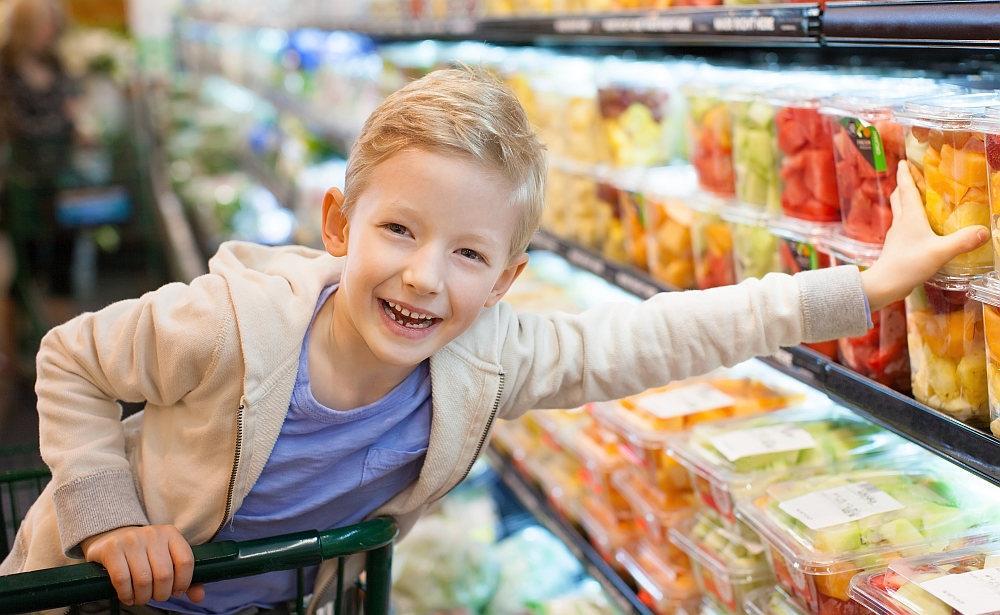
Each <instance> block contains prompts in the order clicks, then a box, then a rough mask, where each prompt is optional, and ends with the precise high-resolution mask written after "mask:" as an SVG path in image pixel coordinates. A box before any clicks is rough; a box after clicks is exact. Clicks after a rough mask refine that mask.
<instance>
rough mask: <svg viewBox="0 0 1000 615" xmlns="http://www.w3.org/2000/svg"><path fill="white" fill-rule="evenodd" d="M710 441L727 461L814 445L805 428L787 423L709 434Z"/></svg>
mask: <svg viewBox="0 0 1000 615" xmlns="http://www.w3.org/2000/svg"><path fill="white" fill-rule="evenodd" d="M709 442H711V443H712V446H714V447H715V448H716V450H718V451H719V452H720V453H722V454H723V455H725V457H726V459H728V460H729V461H737V460H739V459H743V458H744V457H752V456H754V455H766V454H768V453H785V452H788V451H799V450H802V449H807V448H816V440H814V439H813V437H812V436H811V435H809V432H808V431H806V430H804V429H800V428H798V427H791V426H788V425H774V426H771V427H757V428H755V429H740V430H737V431H731V432H729V433H724V434H720V435H718V436H714V437H712V438H709Z"/></svg>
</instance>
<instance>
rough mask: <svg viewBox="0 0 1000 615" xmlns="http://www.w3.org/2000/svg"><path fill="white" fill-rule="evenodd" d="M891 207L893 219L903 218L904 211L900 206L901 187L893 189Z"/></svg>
mask: <svg viewBox="0 0 1000 615" xmlns="http://www.w3.org/2000/svg"><path fill="white" fill-rule="evenodd" d="M889 209H891V210H892V219H893V220H899V219H901V216H902V213H900V206H899V188H896V189H895V190H893V191H892V194H890V195H889Z"/></svg>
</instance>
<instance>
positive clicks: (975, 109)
mask: <svg viewBox="0 0 1000 615" xmlns="http://www.w3.org/2000/svg"><path fill="white" fill-rule="evenodd" d="M991 103H992V104H997V103H1000V97H998V94H997V93H993V92H988V93H979V94H961V95H953V96H945V97H941V98H932V99H929V100H926V101H920V102H917V101H911V102H909V103H906V104H905V105H903V108H902V110H901V111H899V112H898V113H897V117H898V118H899V120H900V122H901V123H903V124H905V125H906V126H907V131H906V159H907V161H908V162H909V164H910V172H911V173H912V174H913V176H914V179H915V180H916V184H917V188H918V189H919V190H920V194H921V196H922V198H923V201H924V209H925V210H926V211H927V220H928V222H930V225H931V228H933V229H934V232H935V233H937V234H938V235H947V234H949V233H952V232H954V231H956V230H958V229H960V228H964V227H966V226H972V225H976V224H981V225H983V226H985V227H987V228H989V227H990V204H989V198H988V196H987V190H988V188H987V184H988V173H987V169H986V144H985V140H984V137H983V133H982V132H981V131H980V130H978V129H977V128H976V126H975V125H976V123H977V122H980V121H982V118H983V117H984V116H985V114H986V110H987V107H988V105H990V104H991ZM992 266H993V249H992V248H991V247H990V246H988V245H984V246H981V247H979V248H977V249H975V250H973V251H972V252H967V253H965V254H962V255H959V256H958V257H956V258H954V259H953V260H952V261H951V262H950V263H948V264H947V265H946V266H945V268H944V269H943V271H945V272H947V273H951V274H975V273H984V272H985V271H989V270H990V268H992Z"/></svg>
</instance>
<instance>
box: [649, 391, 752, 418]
mask: <svg viewBox="0 0 1000 615" xmlns="http://www.w3.org/2000/svg"><path fill="white" fill-rule="evenodd" d="M735 402H736V400H735V399H733V398H732V397H730V396H728V395H726V394H725V393H723V392H722V391H720V390H719V389H717V388H715V387H714V386H712V385H710V384H707V383H697V384H689V385H687V386H683V387H680V388H676V389H671V390H669V391H664V392H663V393H654V394H652V395H646V396H644V397H640V398H639V399H638V400H637V401H636V404H637V405H638V406H639V408H641V409H642V410H644V411H646V412H648V413H649V414H652V415H653V416H655V417H656V418H659V419H672V418H676V417H678V416H686V415H688V414H696V413H698V412H705V411H706V410H714V409H716V408H728V407H729V406H732V405H733V404H734V403H735Z"/></svg>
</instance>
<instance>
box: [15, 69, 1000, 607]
mask: <svg viewBox="0 0 1000 615" xmlns="http://www.w3.org/2000/svg"><path fill="white" fill-rule="evenodd" d="M543 173H544V158H543V153H542V148H541V147H540V145H539V144H538V142H537V141H536V140H535V137H534V135H533V134H532V132H531V129H530V127H529V125H528V122H527V120H526V118H525V116H524V113H523V110H522V109H521V107H520V105H519V104H518V102H517V100H516V99H514V98H513V96H512V95H511V94H510V93H509V92H508V91H507V90H506V89H505V88H503V86H501V85H499V84H497V83H496V82H495V81H493V80H491V79H490V78H488V77H486V76H483V75H480V74H478V73H475V72H471V71H465V70H447V71H438V72H435V73H432V74H431V75H429V76H427V77H425V78H423V79H421V80H419V81H416V82H414V83H412V84H410V85H409V86H407V87H405V88H404V89H402V90H400V91H399V92H397V93H395V94H393V95H392V96H390V97H389V98H388V99H387V100H386V101H385V102H384V103H383V104H382V105H381V106H380V107H379V108H378V109H377V110H376V111H375V112H374V113H373V115H372V116H371V117H370V118H369V119H368V121H367V122H366V123H365V126H364V128H363V130H362V133H361V136H360V137H359V139H358V141H357V143H356V144H355V146H354V149H353V151H352V153H351V160H350V164H349V167H348V173H347V182H346V188H345V194H344V195H341V193H340V192H339V191H338V190H336V189H331V190H330V191H328V192H327V194H326V197H325V199H324V203H323V243H324V246H325V248H326V252H322V251H316V250H309V249H305V248H301V247H284V248H265V247H261V246H255V245H249V244H242V243H228V244H226V245H224V246H223V247H222V248H221V249H220V251H219V253H218V254H217V255H216V256H215V257H214V258H213V259H212V262H211V264H210V269H211V273H209V274H208V275H206V276H203V277H201V278H198V279H197V280H195V281H193V282H192V283H191V284H190V285H189V286H186V285H183V284H170V285H167V286H165V287H163V288H161V289H160V290H158V291H156V292H153V293H149V294H147V295H145V296H143V297H142V298H140V299H137V300H132V301H125V302H121V303H118V304H114V305H111V306H109V307H107V308H105V309H104V310H102V311H100V312H98V313H96V314H84V315H81V316H79V317H78V318H76V319H74V320H72V321H70V322H69V323H67V324H65V325H63V326H61V327H58V328H56V329H54V330H53V331H52V332H50V333H49V335H48V336H47V337H46V339H45V341H44V342H43V344H42V347H41V349H40V351H39V354H38V383H37V392H38V399H39V401H38V410H39V413H40V417H41V429H40V431H41V449H42V453H43V455H44V457H45V460H46V462H47V463H48V464H49V465H50V466H51V468H52V471H53V480H52V482H51V483H50V484H49V486H48V487H47V488H46V489H45V492H44V493H43V494H42V496H41V497H40V498H39V499H38V501H37V502H36V503H35V505H34V506H33V507H32V509H31V511H30V512H29V514H28V515H27V518H26V520H25V522H24V525H23V526H22V527H21V530H20V532H19V534H18V537H17V540H16V541H15V545H14V548H13V551H12V553H11V555H10V556H9V557H8V558H7V559H6V561H4V563H3V565H2V567H0V574H10V573H13V572H18V571H23V570H32V569H37V568H43V567H47V566H55V565H60V564H64V563H69V561H70V560H69V558H73V557H76V558H79V557H81V556H82V557H85V558H86V559H88V560H90V561H96V562H100V563H101V564H103V565H104V566H105V567H106V568H107V569H108V571H109V573H110V574H111V577H112V579H113V581H114V584H115V588H116V590H117V591H118V594H119V596H120V598H121V599H122V601H123V602H124V603H125V604H127V605H142V604H145V603H147V602H148V601H150V600H151V599H152V600H155V601H156V602H155V603H154V604H156V605H157V606H158V607H160V608H163V609H169V610H175V611H180V612H184V613H202V612H215V613H236V612H244V611H242V610H243V609H247V608H254V607H256V608H259V609H268V608H272V607H275V605H278V604H279V603H281V602H282V601H285V600H287V599H289V598H290V597H292V596H293V595H294V590H295V581H294V576H293V575H292V574H290V573H289V574H285V573H272V574H269V575H265V576H263V577H253V578H251V579H249V580H234V581H229V582H223V583H218V584H213V585H212V586H210V587H209V588H207V591H206V588H203V587H196V586H195V587H189V584H190V580H191V551H190V547H189V546H188V544H200V543H204V542H208V541H211V540H222V539H251V538H257V537H261V536H267V535H274V534H280V533H285V532H292V531H298V530H304V529H320V530H324V529H328V528H330V527H336V526H341V525H345V524H349V523H354V522H357V521H360V520H362V519H364V518H368V517H372V516H377V515H391V516H393V517H395V518H396V520H397V521H398V523H399V525H400V527H401V530H402V531H403V532H404V533H405V531H406V530H408V529H409V527H411V526H412V524H413V522H414V521H415V520H416V518H417V517H419V516H420V514H421V512H423V511H424V510H425V509H426V508H427V507H428V506H429V505H430V504H431V503H433V502H434V501H435V500H437V499H438V498H440V497H442V496H443V495H445V494H446V493H447V492H448V491H449V490H450V489H451V488H452V487H454V486H455V485H456V484H457V483H459V482H460V481H461V480H462V479H463V478H464V477H465V475H466V474H467V473H468V471H469V468H470V467H471V465H472V463H473V461H474V460H475V459H476V457H477V456H478V455H479V453H480V452H481V451H482V449H483V447H484V446H485V445H486V442H487V440H488V438H489V433H490V428H491V426H492V425H493V423H494V421H495V419H497V418H505V419H508V418H513V417H516V416H518V415H519V414H521V413H523V412H524V411H525V410H527V409H529V408H552V407H573V406H577V405H579V404H581V403H584V402H587V401H592V400H601V399H610V398H617V397H622V396H625V395H629V394H633V393H637V392H639V391H641V390H643V389H646V388H648V387H651V386H654V385H660V384H663V383H665V382H667V381H670V380H675V379H679V378H685V377H688V376H691V375H695V374H699V373H703V372H706V371H709V370H711V369H713V368H715V367H717V366H720V365H732V364H735V363H738V362H740V361H742V360H744V359H747V358H750V357H752V356H756V355H766V354H770V353H773V352H775V351H777V350H778V348H779V347H781V346H788V345H793V344H797V343H799V342H802V341H816V340H824V339H831V338H835V337H840V336H844V335H858V334H861V333H863V332H864V331H865V330H866V329H867V328H868V326H869V322H870V319H869V308H870V309H871V310H877V309H879V308H881V307H882V306H884V305H886V304H888V303H890V302H892V301H895V300H898V299H900V298H902V297H904V296H905V295H906V294H907V293H908V292H909V291H910V290H911V289H912V288H913V287H914V286H916V285H917V284H919V283H921V282H922V281H924V280H925V279H926V278H928V277H930V276H931V275H932V274H933V273H934V272H935V271H937V269H938V268H939V267H940V266H941V265H943V264H944V263H945V262H947V261H948V260H949V259H950V258H952V257H953V256H954V255H956V254H959V253H961V252H964V251H967V250H970V249H973V248H976V247H977V246H979V245H981V244H982V243H983V242H984V241H986V239H987V238H988V232H987V231H986V229H984V228H982V227H976V228H970V229H964V230H962V231H959V232H957V233H955V234H953V235H951V236H948V237H938V236H936V235H935V234H934V233H933V231H932V230H931V229H930V227H929V226H928V224H927V221H926V218H925V217H924V214H923V213H922V211H923V209H922V206H921V203H920V198H919V195H918V193H917V191H916V188H915V186H914V185H913V182H912V180H911V178H910V176H909V174H908V172H907V171H906V170H905V166H901V167H900V170H899V180H900V181H899V183H900V189H899V191H898V192H897V194H894V195H893V206H894V213H895V214H896V216H895V222H894V225H893V227H892V229H891V230H890V232H889V236H888V238H887V239H886V244H885V250H884V252H883V256H882V258H881V259H880V260H879V261H878V262H877V263H876V264H875V265H873V266H872V267H871V268H870V269H868V270H866V271H865V272H863V273H859V272H858V270H857V269H856V268H853V267H838V268H833V269H827V270H821V271H816V272H809V273H804V274H800V275H797V276H795V277H791V276H785V275H771V276H768V277H766V278H765V279H764V280H750V281H747V282H744V283H743V284H740V285H739V286H734V287H727V288H720V289H715V290H710V291H704V292H690V293H675V294H664V295H660V296H657V297H654V298H652V299H650V300H649V301H646V302H645V303H643V304H641V305H639V306H629V305H618V306H608V307H605V308H601V309H598V310H592V311H590V312H588V313H585V314H583V315H579V316H570V315H565V314H556V315H545V316H540V315H527V314H525V315H518V314H515V313H514V312H513V311H512V310H511V309H510V308H509V307H507V306H505V305H504V304H502V303H499V301H500V299H501V298H502V297H503V295H504V293H505V292H506V291H507V289H508V288H509V287H510V285H511V283H513V282H514V280H515V279H516V278H517V277H518V275H519V274H520V273H521V271H522V270H523V268H524V266H525V264H526V262H527V256H526V255H525V249H526V247H527V245H528V242H529V240H530V238H531V235H532V233H533V232H534V230H535V228H536V227H537V223H538V218H539V215H540V210H541V206H542V188H543ZM115 400H125V401H140V400H141V401H145V402H146V409H145V411H144V412H143V413H141V414H139V415H136V416H134V417H131V418H129V419H128V420H126V421H124V422H122V421H121V420H120V409H119V407H118V405H117V403H116V402H115ZM309 574H310V579H309V581H311V582H313V583H314V587H315V597H314V600H313V603H312V605H311V609H315V608H316V605H317V604H323V603H324V602H326V601H328V600H329V599H330V598H331V596H330V592H331V587H332V586H334V584H332V583H331V582H330V580H331V578H332V575H333V574H334V572H333V571H332V570H331V567H330V566H321V567H320V569H319V570H318V571H316V570H312V571H310V573H309ZM184 592H186V597H185V596H184ZM199 602H200V604H198V603H199ZM137 612H150V611H148V610H144V611H137ZM155 612H159V611H155ZM246 612H249V611H246Z"/></svg>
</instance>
